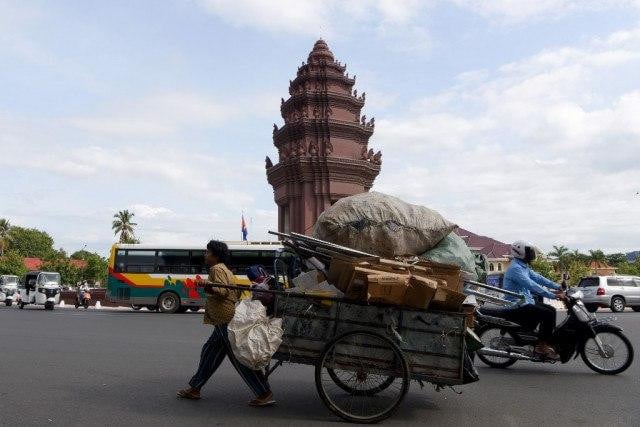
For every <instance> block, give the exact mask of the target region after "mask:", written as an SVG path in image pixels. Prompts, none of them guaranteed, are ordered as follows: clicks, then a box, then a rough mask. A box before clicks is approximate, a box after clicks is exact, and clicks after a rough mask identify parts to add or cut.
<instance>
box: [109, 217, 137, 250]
mask: <svg viewBox="0 0 640 427" xmlns="http://www.w3.org/2000/svg"><path fill="white" fill-rule="evenodd" d="M134 216H135V214H134V213H133V212H129V211H128V210H126V209H125V210H123V211H120V212H118V213H117V214H115V215H113V217H114V218H115V219H114V220H113V223H112V224H111V229H112V230H113V234H114V235H116V234H118V233H120V243H134V242H135V241H136V237H135V235H134V233H133V227H135V226H136V225H138V224H136V223H135V222H131V220H132V219H133V217H134Z"/></svg>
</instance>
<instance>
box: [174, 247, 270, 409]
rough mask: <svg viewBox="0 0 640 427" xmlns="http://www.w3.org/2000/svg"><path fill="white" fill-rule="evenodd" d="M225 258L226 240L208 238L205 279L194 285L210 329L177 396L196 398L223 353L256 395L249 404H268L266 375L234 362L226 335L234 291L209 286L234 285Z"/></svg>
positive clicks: (235, 300)
mask: <svg viewBox="0 0 640 427" xmlns="http://www.w3.org/2000/svg"><path fill="white" fill-rule="evenodd" d="M228 258H229V248H228V247H227V245H226V243H224V242H219V241H216V240H212V241H210V242H209V243H208V244H207V250H206V253H205V263H206V264H207V266H209V267H210V270H209V279H208V280H206V281H205V280H202V279H199V280H197V281H196V284H197V285H198V286H202V287H204V291H205V293H206V294H207V301H206V303H205V309H204V324H206V325H212V326H213V331H212V333H211V336H210V337H209V339H208V340H207V342H205V343H204V345H203V346H202V352H201V353H200V363H199V365H198V370H197V371H196V373H195V374H194V375H193V377H192V378H191V380H190V381H189V387H188V388H185V389H182V390H179V391H178V397H181V398H184V399H194V400H197V399H200V390H201V389H202V387H203V386H204V385H205V384H206V383H207V381H208V380H209V378H211V376H212V375H213V374H214V372H215V371H216V370H217V369H218V367H220V364H221V363H222V361H223V360H224V358H225V356H226V357H228V358H229V361H230V362H231V364H232V365H233V367H234V368H235V369H236V371H238V373H239V374H240V377H242V379H243V380H244V382H245V383H246V384H247V386H249V388H250V389H251V390H252V391H253V393H254V394H255V396H256V397H255V399H253V400H251V401H250V402H249V405H251V406H270V405H273V404H274V403H275V400H273V393H272V392H271V388H270V386H269V383H268V382H267V378H266V376H265V375H264V373H263V372H262V371H259V370H258V371H254V370H252V369H251V368H249V367H247V366H244V365H242V364H241V363H240V362H238V360H237V359H236V358H235V356H234V354H233V351H232V350H231V344H230V343H229V338H228V336H227V325H228V324H229V322H230V321H231V319H232V318H233V315H234V313H235V305H236V302H237V301H238V299H239V295H238V292H237V291H235V290H233V289H225V288H218V287H214V286H212V285H213V284H216V285H234V276H233V273H231V271H230V270H229V269H228V268H227V266H226V265H225V263H226V262H227V260H228Z"/></svg>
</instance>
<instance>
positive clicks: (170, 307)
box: [158, 292, 180, 313]
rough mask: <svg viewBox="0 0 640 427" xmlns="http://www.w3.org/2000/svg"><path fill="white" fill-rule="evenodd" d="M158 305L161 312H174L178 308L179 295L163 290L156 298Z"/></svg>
mask: <svg viewBox="0 0 640 427" xmlns="http://www.w3.org/2000/svg"><path fill="white" fill-rule="evenodd" d="M158 307H160V311H161V312H163V313H175V312H176V311H178V309H179V308H180V297H179V296H178V295H177V294H175V293H173V292H165V293H163V294H162V295H160V297H159V298H158Z"/></svg>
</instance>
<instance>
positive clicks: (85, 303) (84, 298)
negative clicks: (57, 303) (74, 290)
mask: <svg viewBox="0 0 640 427" xmlns="http://www.w3.org/2000/svg"><path fill="white" fill-rule="evenodd" d="M90 302H91V294H90V293H89V291H82V292H81V293H80V296H79V297H78V296H76V308H78V307H80V306H82V307H84V308H85V310H86V309H88V308H89V303H90Z"/></svg>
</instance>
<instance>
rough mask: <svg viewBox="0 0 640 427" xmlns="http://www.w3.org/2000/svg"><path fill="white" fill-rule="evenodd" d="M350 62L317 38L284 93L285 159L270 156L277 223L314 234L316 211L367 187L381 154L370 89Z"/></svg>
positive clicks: (277, 136)
mask: <svg viewBox="0 0 640 427" xmlns="http://www.w3.org/2000/svg"><path fill="white" fill-rule="evenodd" d="M355 82H356V77H355V75H354V76H353V77H349V73H347V72H346V64H341V63H340V62H338V61H336V60H335V58H334V56H333V53H332V52H331V50H329V47H328V46H327V44H326V43H325V42H324V40H318V41H317V42H316V43H315V45H314V46H313V49H312V51H311V53H310V54H309V57H308V59H307V62H306V63H305V62H302V65H301V66H300V67H298V70H297V73H296V78H295V79H294V80H289V98H288V99H286V100H285V99H281V100H280V111H281V115H282V118H283V120H284V125H283V126H282V127H281V128H278V126H277V125H275V124H274V128H273V143H274V145H275V147H276V148H277V150H278V155H279V162H278V163H277V164H275V165H274V164H273V163H272V162H271V160H270V159H268V158H267V160H266V170H267V179H268V181H269V184H271V186H272V187H273V192H274V199H275V201H276V204H277V205H278V229H279V230H280V231H287V232H288V231H296V232H300V233H305V234H310V233H311V232H312V227H313V225H314V224H315V221H316V219H317V218H318V216H319V215H320V214H321V213H322V212H323V211H324V210H325V209H326V208H328V207H329V206H331V204H333V203H335V202H336V201H337V200H339V199H340V198H342V197H346V196H351V195H354V194H359V193H363V192H365V191H369V189H370V188H371V186H372V185H373V182H374V180H375V178H376V177H377V176H378V174H379V173H380V168H381V163H382V153H381V152H380V151H378V152H377V153H376V154H374V152H373V149H371V148H369V146H368V144H369V138H370V137H371V136H372V134H373V130H374V124H375V122H374V119H373V118H372V119H371V120H369V121H367V118H366V116H365V115H361V110H362V108H363V106H364V101H365V93H364V92H362V94H360V95H358V90H357V89H355V88H354V85H355Z"/></svg>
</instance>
